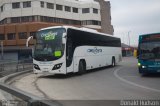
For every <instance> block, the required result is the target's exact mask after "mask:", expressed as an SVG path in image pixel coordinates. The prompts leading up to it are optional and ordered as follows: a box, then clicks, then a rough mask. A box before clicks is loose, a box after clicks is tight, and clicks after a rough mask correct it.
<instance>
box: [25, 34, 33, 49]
mask: <svg viewBox="0 0 160 106" xmlns="http://www.w3.org/2000/svg"><path fill="white" fill-rule="evenodd" d="M31 39H33V36H30V37H28V39H27V41H26V47H29V41H30V40H31Z"/></svg>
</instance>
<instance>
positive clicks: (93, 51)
mask: <svg viewBox="0 0 160 106" xmlns="http://www.w3.org/2000/svg"><path fill="white" fill-rule="evenodd" d="M87 52H89V53H94V54H97V53H101V52H102V49H97V47H95V48H94V49H88V50H87Z"/></svg>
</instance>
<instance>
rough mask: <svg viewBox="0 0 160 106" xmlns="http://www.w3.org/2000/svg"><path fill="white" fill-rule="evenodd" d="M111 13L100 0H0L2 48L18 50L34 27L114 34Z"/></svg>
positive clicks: (36, 28) (30, 34) (22, 47)
mask: <svg viewBox="0 0 160 106" xmlns="http://www.w3.org/2000/svg"><path fill="white" fill-rule="evenodd" d="M110 15H111V14H110V3H109V2H108V1H107V2H106V1H103V0H93V1H81V0H0V41H1V42H2V41H3V46H4V51H5V49H6V50H10V49H8V48H11V47H13V48H16V50H19V49H20V50H21V49H24V48H25V47H24V45H25V43H26V39H27V38H28V37H29V36H35V35H36V31H37V30H39V29H41V28H44V27H49V26H56V25H72V26H77V27H88V28H93V29H96V30H98V31H100V32H104V33H108V34H113V27H112V25H111V16H110ZM33 42H34V41H32V42H31V44H33ZM17 47H18V48H17Z"/></svg>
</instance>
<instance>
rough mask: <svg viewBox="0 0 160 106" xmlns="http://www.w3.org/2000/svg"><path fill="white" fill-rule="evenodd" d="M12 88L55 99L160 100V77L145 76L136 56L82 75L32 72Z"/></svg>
mask: <svg viewBox="0 0 160 106" xmlns="http://www.w3.org/2000/svg"><path fill="white" fill-rule="evenodd" d="M12 85H13V86H15V87H17V88H19V89H22V90H24V91H27V92H30V93H32V94H35V95H37V96H40V97H46V98H48V99H53V100H125V99H127V100H128V99H136V100H137V99H156V100H157V99H159V100H160V74H157V75H147V76H141V75H140V74H139V73H138V69H137V60H136V59H135V58H133V57H126V58H123V61H122V62H121V63H120V64H119V65H117V66H116V67H114V68H111V67H108V68H103V69H98V70H92V72H88V73H86V74H84V75H81V76H78V75H74V74H69V75H67V76H64V75H54V76H39V75H35V74H31V73H29V74H27V75H23V76H21V77H19V78H17V79H16V80H15V81H14V82H13V83H12Z"/></svg>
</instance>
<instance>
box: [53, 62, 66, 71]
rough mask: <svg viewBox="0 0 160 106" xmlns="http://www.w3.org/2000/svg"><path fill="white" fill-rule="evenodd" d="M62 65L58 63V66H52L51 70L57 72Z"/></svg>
mask: <svg viewBox="0 0 160 106" xmlns="http://www.w3.org/2000/svg"><path fill="white" fill-rule="evenodd" d="M62 64H63V63H59V64H56V65H54V67H53V69H52V70H57V69H60V68H61V66H62Z"/></svg>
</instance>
